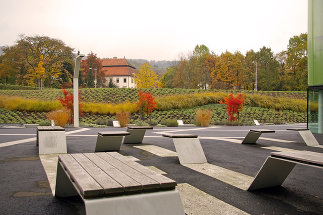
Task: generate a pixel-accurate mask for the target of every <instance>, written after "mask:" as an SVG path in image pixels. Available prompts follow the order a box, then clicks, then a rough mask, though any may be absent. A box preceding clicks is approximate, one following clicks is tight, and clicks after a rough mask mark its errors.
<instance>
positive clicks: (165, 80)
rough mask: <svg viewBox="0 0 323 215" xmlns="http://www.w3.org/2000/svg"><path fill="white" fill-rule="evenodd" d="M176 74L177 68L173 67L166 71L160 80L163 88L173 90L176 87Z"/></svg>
mask: <svg viewBox="0 0 323 215" xmlns="http://www.w3.org/2000/svg"><path fill="white" fill-rule="evenodd" d="M175 74H176V67H174V66H171V67H168V68H167V69H166V72H165V73H164V74H163V76H162V77H161V79H160V82H161V84H162V87H163V88H173V87H174V84H173V82H174V76H175Z"/></svg>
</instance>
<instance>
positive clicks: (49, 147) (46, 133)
mask: <svg viewBox="0 0 323 215" xmlns="http://www.w3.org/2000/svg"><path fill="white" fill-rule="evenodd" d="M36 145H37V146H39V154H41V155H42V154H58V153H67V146H66V135H65V129H64V128H62V127H59V126H38V127H37V139H36Z"/></svg>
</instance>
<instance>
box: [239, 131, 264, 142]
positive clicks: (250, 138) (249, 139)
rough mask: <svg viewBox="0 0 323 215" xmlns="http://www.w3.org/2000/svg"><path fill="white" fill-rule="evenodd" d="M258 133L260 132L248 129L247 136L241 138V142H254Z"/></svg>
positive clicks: (257, 137) (258, 135)
mask: <svg viewBox="0 0 323 215" xmlns="http://www.w3.org/2000/svg"><path fill="white" fill-rule="evenodd" d="M260 135H261V132H253V131H249V133H248V134H247V136H246V137H245V138H244V139H243V141H242V144H256V142H257V140H258V139H259V137H260Z"/></svg>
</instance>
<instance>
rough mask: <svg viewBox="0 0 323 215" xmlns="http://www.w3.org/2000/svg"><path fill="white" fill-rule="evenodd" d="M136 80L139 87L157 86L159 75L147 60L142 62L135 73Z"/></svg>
mask: <svg viewBox="0 0 323 215" xmlns="http://www.w3.org/2000/svg"><path fill="white" fill-rule="evenodd" d="M134 81H135V83H136V86H137V88H156V87H157V84H158V76H157V74H156V73H155V72H154V70H153V69H152V68H151V66H150V64H149V63H148V62H147V63H144V64H142V65H141V66H140V68H139V71H138V72H137V73H135V74H134Z"/></svg>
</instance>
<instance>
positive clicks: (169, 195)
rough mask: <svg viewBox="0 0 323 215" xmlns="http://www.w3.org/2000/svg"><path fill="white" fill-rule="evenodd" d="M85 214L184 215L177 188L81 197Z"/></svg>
mask: <svg viewBox="0 0 323 215" xmlns="http://www.w3.org/2000/svg"><path fill="white" fill-rule="evenodd" d="M83 201H84V204H85V210H86V214H87V215H105V214H109V215H124V214H127V215H151V214H154V215H164V214H172V215H184V214H185V213H184V209H183V205H182V202H181V199H180V196H179V193H178V191H177V190H172V191H161V192H154V193H144V194H135V195H123V196H117V197H107V198H97V199H83Z"/></svg>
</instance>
